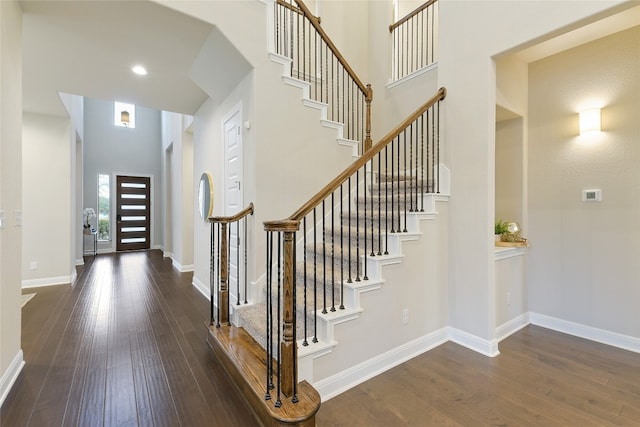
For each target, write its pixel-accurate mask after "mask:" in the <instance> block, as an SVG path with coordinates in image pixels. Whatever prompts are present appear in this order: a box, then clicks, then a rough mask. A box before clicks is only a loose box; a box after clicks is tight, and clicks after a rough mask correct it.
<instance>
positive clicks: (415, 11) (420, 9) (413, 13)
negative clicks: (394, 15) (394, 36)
mask: <svg viewBox="0 0 640 427" xmlns="http://www.w3.org/2000/svg"><path fill="white" fill-rule="evenodd" d="M437 1H438V0H429V1H428V2H426V3H425V4H423V5H421V6H418V7H417V8H416V9H415V10H413V11H412V12H409V13H408V14H407V16H405V17H404V18H402V19H400V20H399V21H397V22H395V23H393V24H391V25H389V32H390V33H391V32H393V30H394V29H395V28H397V27H399V26H400V25H402V24H404V23H405V22H407V21H408V20H409V19H411V18H413V17H414V16H416V15H417V14H418V13H420V12H422V11H423V10H425V9H426V8H428V7H429V6H431V5H432V4H434V3H435V2H437Z"/></svg>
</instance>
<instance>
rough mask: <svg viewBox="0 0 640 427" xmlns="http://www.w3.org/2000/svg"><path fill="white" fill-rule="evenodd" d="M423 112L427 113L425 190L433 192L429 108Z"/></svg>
mask: <svg viewBox="0 0 640 427" xmlns="http://www.w3.org/2000/svg"><path fill="white" fill-rule="evenodd" d="M425 114H426V115H427V132H426V136H427V144H426V149H427V163H426V166H427V167H426V169H427V192H428V193H433V187H432V186H433V181H431V171H430V169H431V143H430V141H429V110H427V111H426V112H425Z"/></svg>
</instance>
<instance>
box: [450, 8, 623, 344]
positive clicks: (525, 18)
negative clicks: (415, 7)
mask: <svg viewBox="0 0 640 427" xmlns="http://www.w3.org/2000/svg"><path fill="white" fill-rule="evenodd" d="M620 5H623V6H629V7H630V6H631V5H632V3H631V2H623V1H609V2H575V1H555V2H553V3H552V5H550V3H549V2H539V1H518V2H503V1H443V2H441V3H440V8H439V14H440V15H439V27H440V54H439V64H438V77H439V85H441V86H445V87H446V88H447V90H448V95H447V101H446V102H445V103H444V124H443V131H444V132H445V135H446V138H447V141H448V149H449V151H448V161H447V163H448V164H449V166H450V169H451V177H452V179H451V194H452V198H451V202H450V203H451V205H450V213H451V217H450V218H449V224H450V229H449V231H450V239H449V250H450V252H449V254H450V256H449V260H450V264H449V272H450V274H449V278H450V286H449V289H450V294H449V295H450V304H451V311H450V313H451V318H450V323H451V325H452V326H453V327H455V328H458V329H461V330H463V331H466V332H468V333H471V334H473V335H475V336H477V337H480V338H482V339H485V340H489V341H491V340H493V339H494V338H495V326H496V325H495V315H494V313H495V263H494V242H493V222H494V211H495V205H494V192H495V182H494V179H495V177H494V166H495V106H496V70H495V65H494V61H493V59H492V57H494V56H495V55H498V54H500V53H503V52H506V51H508V50H512V49H516V48H518V47H520V46H525V45H526V44H533V43H536V42H538V41H540V40H541V39H543V38H545V37H551V36H552V35H554V32H562V31H564V30H565V29H568V28H569V27H570V26H572V25H580V24H582V23H586V22H590V21H593V20H596V19H598V18H600V15H603V14H606V13H608V12H607V10H608V9H610V8H614V7H616V6H620ZM550 8H552V11H551V10H550Z"/></svg>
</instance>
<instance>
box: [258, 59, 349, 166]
mask: <svg viewBox="0 0 640 427" xmlns="http://www.w3.org/2000/svg"><path fill="white" fill-rule="evenodd" d="M269 59H271V61H273V62H275V63H277V64H281V65H282V81H283V82H284V83H285V84H286V85H289V86H293V87H296V88H298V89H300V90H302V104H303V105H304V106H305V107H309V108H313V109H316V110H318V111H319V112H320V124H321V125H322V126H323V127H325V128H329V129H335V131H336V141H337V142H338V144H339V145H341V146H345V147H349V148H351V157H352V158H353V159H354V160H355V159H357V158H358V157H360V156H359V154H358V145H359V144H360V143H359V142H358V141H355V140H353V139H348V138H345V137H344V124H343V123H339V122H335V121H332V120H328V119H327V109H328V108H329V106H328V105H327V104H326V103H324V102H320V101H316V100H314V99H311V96H310V91H311V83H309V82H306V81H304V80H300V79H296V78H295V77H291V75H290V74H291V73H290V70H291V63H292V61H291V59H290V58H287V57H286V56H282V55H279V54H277V53H269Z"/></svg>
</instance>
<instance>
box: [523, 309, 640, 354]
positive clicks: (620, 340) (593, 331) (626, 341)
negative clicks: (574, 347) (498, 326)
mask: <svg viewBox="0 0 640 427" xmlns="http://www.w3.org/2000/svg"><path fill="white" fill-rule="evenodd" d="M529 321H530V322H531V324H533V325H536V326H542V327H543V328H547V329H553V330H554V331H558V332H562V333H565V334H569V335H574V336H576V337H580V338H585V339H588V340H591V341H595V342H599V343H602V344H607V345H610V346H613V347H618V348H622V349H624V350H629V351H633V352H635V353H640V338H637V337H632V336H630V335H623V334H619V333H617V332H611V331H605V330H604V329H598V328H594V327H591V326H586V325H581V324H579V323H574V322H569V321H567V320H562V319H558V318H555V317H551V316H547V315H544V314H538V313H529Z"/></svg>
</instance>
